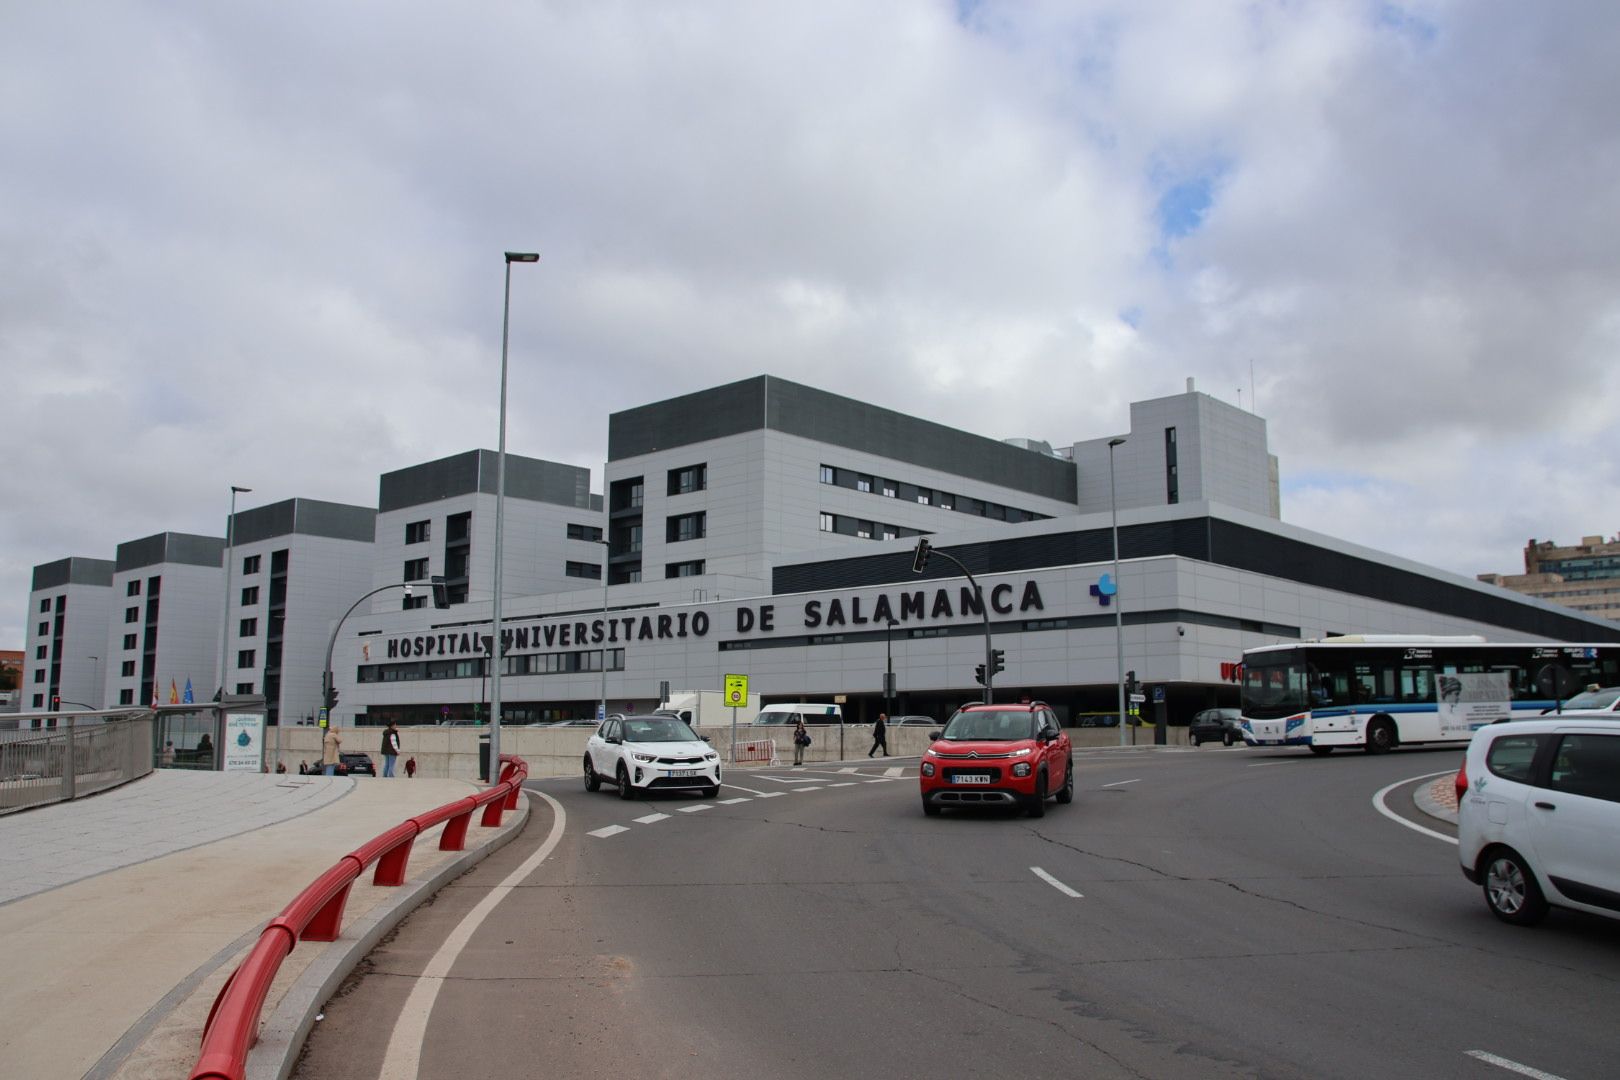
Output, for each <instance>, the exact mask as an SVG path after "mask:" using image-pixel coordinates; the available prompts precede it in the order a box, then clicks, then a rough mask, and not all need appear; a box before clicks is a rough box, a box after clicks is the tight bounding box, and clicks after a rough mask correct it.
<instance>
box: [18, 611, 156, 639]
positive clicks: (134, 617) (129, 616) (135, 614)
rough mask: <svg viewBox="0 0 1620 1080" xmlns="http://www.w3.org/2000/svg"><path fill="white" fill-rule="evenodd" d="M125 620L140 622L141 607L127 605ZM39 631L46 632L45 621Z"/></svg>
mask: <svg viewBox="0 0 1620 1080" xmlns="http://www.w3.org/2000/svg"><path fill="white" fill-rule="evenodd" d="M124 621H125V622H127V623H130V622H140V621H141V609H140V608H138V607H127V608H125V609H124ZM39 632H40V633H42V634H43V633H44V632H45V624H44V623H41V624H40V626H39Z"/></svg>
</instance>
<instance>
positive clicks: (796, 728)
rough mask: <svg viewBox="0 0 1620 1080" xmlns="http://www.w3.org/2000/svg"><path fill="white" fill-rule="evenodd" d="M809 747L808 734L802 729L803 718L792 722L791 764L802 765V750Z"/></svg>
mask: <svg viewBox="0 0 1620 1080" xmlns="http://www.w3.org/2000/svg"><path fill="white" fill-rule="evenodd" d="M809 745H810V733H809V732H808V731H806V730H805V729H804V717H803V716H800V717H799V718H798V719H796V720H794V721H793V764H795V765H803V764H804V748H805V747H807V746H809Z"/></svg>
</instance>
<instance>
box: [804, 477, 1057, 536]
mask: <svg viewBox="0 0 1620 1080" xmlns="http://www.w3.org/2000/svg"><path fill="white" fill-rule="evenodd" d="M821 482H822V483H823V484H831V485H832V486H834V487H841V488H848V489H850V490H851V491H863V492H869V493H871V494H874V495H882V496H883V497H884V498H888V499H899V500H901V501H903V502H914V503H916V504H918V505H919V506H937V507H939V508H940V509H941V510H954V511H956V512H957V513H959V514H972V515H974V516H976V517H982V518H989V519H991V520H992V521H1010V522H1014V523H1017V522H1020V521H1045V520H1046V519H1047V518H1048V517H1050V516H1051V515H1049V514H1038V513H1036V512H1035V511H1033V510H1020V509H1018V508H1017V507H1014V506H1003V505H1002V504H1001V503H996V502H990V501H989V500H986V499H975V498H971V497H970V496H967V495H956V494H953V493H951V492H949V491H941V490H939V489H938V488H926V487H919V486H918V485H916V484H907V483H902V482H901V481H899V480H890V479H888V478H886V477H881V476H873V475H872V474H871V473H863V472H857V471H855V470H854V469H841V468H838V467H837V466H835V465H823V466H821ZM902 535H904V534H902Z"/></svg>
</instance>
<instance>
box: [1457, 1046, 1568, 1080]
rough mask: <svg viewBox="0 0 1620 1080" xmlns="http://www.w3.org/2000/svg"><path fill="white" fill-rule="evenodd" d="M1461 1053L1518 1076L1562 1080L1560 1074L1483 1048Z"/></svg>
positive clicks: (1538, 1079)
mask: <svg viewBox="0 0 1620 1080" xmlns="http://www.w3.org/2000/svg"><path fill="white" fill-rule="evenodd" d="M1463 1053H1465V1054H1467V1055H1468V1056H1469V1057H1471V1058H1478V1059H1479V1060H1480V1061H1483V1062H1485V1063H1486V1064H1488V1065H1495V1066H1496V1067H1497V1068H1498V1069H1506V1070H1507V1071H1508V1072H1516V1073H1518V1074H1519V1075H1520V1076H1531V1077H1534V1078H1535V1080H1564V1078H1563V1077H1562V1076H1554V1075H1553V1074H1552V1073H1550V1072H1542V1071H1541V1070H1540V1069H1532V1068H1531V1067H1530V1066H1528V1065H1520V1064H1519V1063H1518V1062H1517V1061H1509V1060H1508V1059H1507V1058H1505V1057H1497V1056H1496V1055H1495V1054H1489V1053H1486V1052H1485V1051H1484V1050H1465V1051H1463Z"/></svg>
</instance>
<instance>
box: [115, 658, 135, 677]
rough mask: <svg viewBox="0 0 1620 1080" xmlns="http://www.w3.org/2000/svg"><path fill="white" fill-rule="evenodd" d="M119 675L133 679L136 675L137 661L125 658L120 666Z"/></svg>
mask: <svg viewBox="0 0 1620 1080" xmlns="http://www.w3.org/2000/svg"><path fill="white" fill-rule="evenodd" d="M118 674H119V677H121V678H125V679H133V678H134V677H135V661H133V660H125V661H124V662H123V663H122V664H120V665H119V666H118Z"/></svg>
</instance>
